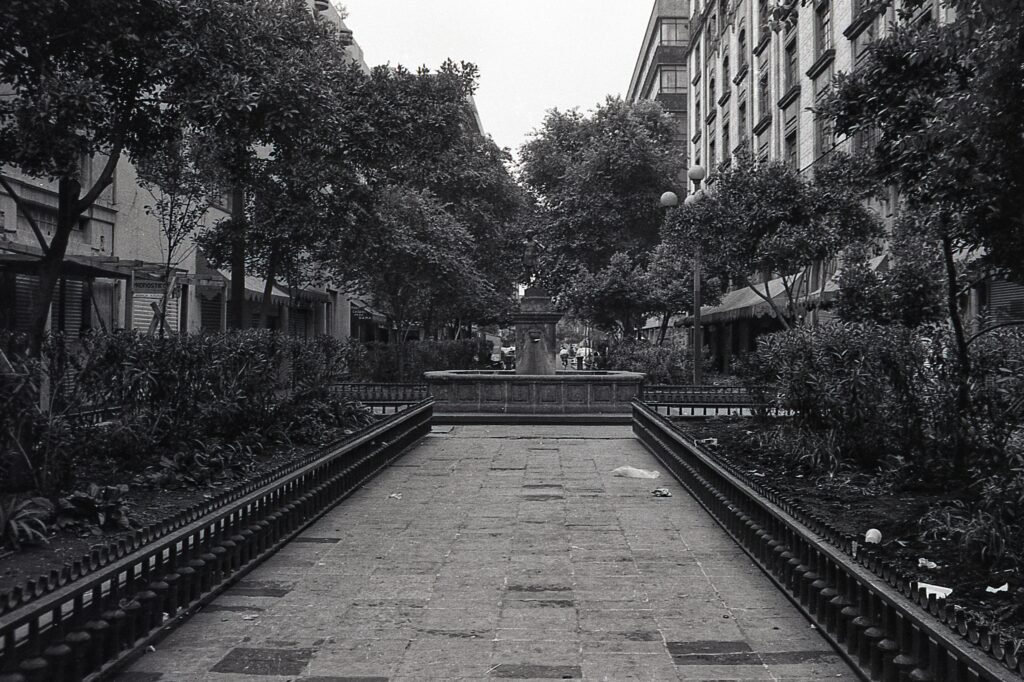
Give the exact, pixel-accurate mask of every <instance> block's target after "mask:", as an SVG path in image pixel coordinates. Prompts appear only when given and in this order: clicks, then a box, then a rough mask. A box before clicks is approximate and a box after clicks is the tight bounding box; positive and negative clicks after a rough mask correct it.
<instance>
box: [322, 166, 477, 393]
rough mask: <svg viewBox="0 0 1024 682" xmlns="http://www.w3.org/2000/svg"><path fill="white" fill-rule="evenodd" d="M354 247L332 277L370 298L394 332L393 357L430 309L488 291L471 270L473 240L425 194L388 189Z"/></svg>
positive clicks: (410, 189)
mask: <svg viewBox="0 0 1024 682" xmlns="http://www.w3.org/2000/svg"><path fill="white" fill-rule="evenodd" d="M367 227H368V228H369V229H367V230H365V231H364V232H362V233H361V234H360V236H359V238H358V239H357V241H356V244H355V248H354V252H353V254H352V258H351V260H350V262H348V263H347V264H346V265H345V266H344V267H343V268H342V269H341V270H339V271H338V272H336V273H335V277H336V278H337V279H338V280H339V281H340V282H343V283H344V284H346V285H348V286H349V287H350V288H351V289H353V290H354V291H356V292H357V293H364V294H369V295H371V296H373V299H374V303H375V304H376V305H378V306H380V307H381V309H382V310H383V311H384V312H385V314H386V315H387V317H388V321H389V322H390V323H391V324H392V325H393V326H394V328H395V329H396V330H397V331H398V336H399V343H397V344H396V348H395V354H396V361H397V363H398V368H399V374H401V372H402V364H403V363H402V352H403V350H402V346H403V345H404V341H405V340H406V339H407V338H408V336H409V333H410V332H411V331H412V329H413V327H414V326H415V324H416V323H417V322H420V321H422V320H423V319H424V318H425V317H426V316H427V315H428V314H429V311H430V309H431V307H432V306H437V305H438V303H439V302H441V301H444V300H446V299H458V298H459V297H461V296H465V295H467V293H466V292H478V295H479V292H481V291H486V290H487V289H488V288H489V287H490V285H489V283H488V282H487V281H486V279H485V278H484V277H483V276H482V275H481V274H480V273H479V271H478V270H476V268H475V267H474V266H473V262H472V259H471V257H470V253H471V251H472V237H471V235H470V233H469V231H468V230H467V229H466V227H465V226H464V225H462V224H460V223H458V222H456V221H455V220H454V219H453V218H452V216H451V214H449V213H448V212H447V211H445V210H444V208H443V207H442V206H441V204H440V203H439V202H438V201H437V199H436V198H435V197H434V196H433V195H432V194H430V193H429V192H427V191H424V190H417V189H415V188H413V187H408V186H389V187H387V188H385V190H384V191H382V192H381V194H380V195H379V197H378V200H377V202H376V208H375V210H374V214H373V216H372V219H371V221H370V224H369V225H368V226H367Z"/></svg>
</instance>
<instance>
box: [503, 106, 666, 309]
mask: <svg viewBox="0 0 1024 682" xmlns="http://www.w3.org/2000/svg"><path fill="white" fill-rule="evenodd" d="M673 130H674V127H673V123H672V120H671V118H670V117H669V115H668V114H666V113H665V111H664V110H663V109H662V108H661V106H660V105H659V104H658V103H657V102H639V103H636V104H630V103H626V102H624V101H622V100H621V99H618V98H608V99H607V100H606V101H605V102H604V104H602V105H600V106H598V107H597V108H596V109H595V110H594V111H593V112H592V113H591V114H590V115H589V116H584V115H583V114H581V113H580V112H579V111H577V110H571V111H568V112H560V111H558V110H552V111H550V112H549V113H548V115H547V117H546V118H545V120H544V124H543V126H542V127H541V129H540V130H539V131H538V132H537V133H536V135H535V136H534V138H533V139H531V140H530V141H529V142H527V143H526V144H525V145H524V146H523V148H522V150H521V154H520V157H521V164H520V177H521V180H522V181H523V183H524V184H525V185H526V186H527V187H528V188H529V189H530V190H531V191H532V193H533V194H534V195H535V197H536V199H537V202H538V204H539V206H540V214H539V216H538V222H539V225H538V232H539V233H540V235H539V236H540V239H541V241H542V242H543V243H544V244H545V245H546V246H547V247H548V251H547V254H546V257H545V259H544V261H543V264H544V268H543V269H544V273H543V276H542V277H541V283H542V284H543V285H544V286H546V287H548V288H549V289H551V290H552V291H554V292H556V293H559V294H561V295H562V298H563V300H565V301H566V302H567V303H569V305H570V306H573V305H577V304H579V305H581V306H585V307H586V308H587V309H588V310H590V311H591V313H592V314H599V312H600V309H601V308H604V309H606V310H611V309H616V310H618V311H619V312H618V314H619V315H620V317H619V318H618V320H617V323H616V326H618V327H620V328H627V327H629V326H630V325H631V324H632V320H635V319H636V318H638V317H639V316H640V315H641V314H642V313H643V308H644V302H643V301H642V300H641V299H639V298H638V299H636V300H635V301H634V302H633V304H632V305H630V306H628V308H629V312H628V313H627V312H625V308H623V307H622V304H623V302H624V301H623V299H622V298H621V297H622V295H623V293H625V291H626V289H628V288H630V287H628V286H626V285H623V286H622V287H620V286H617V285H614V283H612V282H609V281H608V277H607V275H610V274H611V273H612V272H615V271H620V274H627V273H625V272H621V270H622V268H623V267H625V265H626V263H627V261H628V263H629V266H630V267H631V268H634V269H635V268H640V269H641V271H642V269H643V268H644V267H645V266H646V264H647V262H648V260H649V258H650V255H651V253H652V250H653V248H654V247H655V245H657V244H658V242H659V239H660V235H659V232H660V228H661V224H662V221H663V218H664V216H663V214H662V210H661V208H660V206H659V204H658V198H659V197H660V196H661V194H662V192H664V191H665V190H667V189H671V188H672V187H674V186H676V185H677V183H678V175H679V171H680V170H681V160H682V155H681V154H679V153H678V149H677V147H676V145H675V143H674V142H673ZM613 258H616V261H615V265H614V266H613V265H612V260H613ZM608 268H611V270H608ZM606 270H608V271H607V273H606V274H601V273H602V272H603V271H606ZM629 272H633V270H630V271H629ZM581 278H584V279H587V280H588V281H589V283H590V286H589V287H585V286H584V285H583V284H582V280H581ZM595 278H596V279H595ZM600 281H606V282H608V283H609V284H612V285H613V286H612V287H611V288H609V289H607V292H608V295H609V298H608V299H607V300H606V301H605V302H604V303H601V302H600V301H598V300H597V299H596V298H595V297H594V296H593V294H594V293H595V292H597V291H605V290H606V289H605V288H604V287H603V286H597V285H598V284H599V283H600ZM634 291H635V292H636V293H641V292H639V291H638V290H636V289H635V288H634ZM581 294H585V296H582V297H581ZM588 301H589V302H588ZM573 312H575V313H577V314H580V315H582V314H583V312H582V308H581V309H579V310H575V309H574V310H573ZM627 317H628V318H629V319H626V318H627ZM607 323H608V321H607V320H605V324H607Z"/></svg>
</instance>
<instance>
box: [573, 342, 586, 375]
mask: <svg viewBox="0 0 1024 682" xmlns="http://www.w3.org/2000/svg"><path fill="white" fill-rule="evenodd" d="M585 357H587V347H586V346H584V345H582V344H580V347H579V348H577V349H576V369H577V370H579V371H580V372H582V371H583V358H585Z"/></svg>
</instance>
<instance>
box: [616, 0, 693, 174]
mask: <svg viewBox="0 0 1024 682" xmlns="http://www.w3.org/2000/svg"><path fill="white" fill-rule="evenodd" d="M688 5H689V1H688V0H655V2H654V9H653V11H652V12H651V18H650V21H648V22H647V31H646V32H645V33H644V40H643V43H642V45H641V47H640V54H639V56H637V60H636V66H634V67H633V77H632V78H631V79H630V81H629V90H627V91H626V100H627V101H629V102H639V101H642V100H656V101H657V102H659V103H660V104H661V106H662V107H663V108H664V109H665V111H667V112H668V113H669V114H671V115H672V118H673V119H674V120H675V122H676V131H677V132H676V142H677V144H678V146H679V152H680V154H682V155H683V156H684V157H685V155H686V145H687V137H688V134H687V131H688V127H687V99H688V98H687V90H688V88H689V85H690V79H689V78H688V77H687V61H686V53H687V49H688V46H689V42H690V40H689V34H690V21H689V16H690V15H689V7H688Z"/></svg>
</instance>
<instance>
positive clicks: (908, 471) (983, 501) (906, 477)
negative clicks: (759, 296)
mask: <svg viewBox="0 0 1024 682" xmlns="http://www.w3.org/2000/svg"><path fill="white" fill-rule="evenodd" d="M957 358H958V356H957V354H956V352H955V348H954V346H953V340H952V338H951V334H950V332H949V330H948V329H947V328H946V327H945V326H929V325H921V326H919V327H917V328H915V329H908V328H906V327H903V326H901V325H895V324H894V325H880V324H876V323H871V322H863V323H836V324H830V325H824V326H820V327H806V328H797V329H793V330H790V331H787V332H780V333H778V334H773V335H770V336H765V337H762V338H760V339H759V340H758V349H757V352H756V353H755V354H754V355H753V356H752V357H751V358H750V361H749V362H748V363H747V366H746V368H745V371H744V380H745V381H748V382H750V383H751V384H753V385H762V384H763V385H767V386H768V390H767V394H766V395H764V396H762V398H763V399H765V400H767V401H768V402H769V404H771V405H772V406H774V407H777V408H781V409H783V410H787V411H789V414H790V415H791V417H790V418H789V419H788V420H786V422H785V423H783V424H778V423H777V422H776V423H774V424H773V425H766V427H765V429H764V430H763V431H762V433H761V435H760V439H761V445H763V446H765V447H766V448H769V449H771V450H772V451H773V454H775V455H776V456H781V457H788V458H789V459H790V460H791V461H793V462H798V463H802V464H804V465H807V466H808V467H809V468H811V469H812V470H815V471H818V472H820V471H827V470H834V469H837V468H841V467H846V468H851V469H857V470H860V471H865V472H868V473H876V474H879V475H880V476H882V477H884V481H885V482H886V483H887V484H888V485H890V486H892V487H897V488H898V487H908V486H912V487H918V486H922V485H924V486H927V487H932V488H937V489H942V490H952V491H953V493H954V498H955V502H954V503H953V504H951V505H949V506H946V507H943V508H939V509H936V510H934V511H933V512H932V513H931V514H930V515H929V516H928V517H927V518H926V519H924V521H923V522H922V526H923V527H924V528H925V529H926V530H927V532H928V533H930V534H932V535H933V536H935V537H940V536H941V537H943V538H945V539H947V540H949V541H951V542H953V543H954V544H955V545H956V546H957V547H959V549H960V552H961V553H962V555H963V556H964V557H970V558H971V559H972V560H975V561H978V562H981V563H982V564H984V565H988V564H992V563H997V562H1004V563H1005V562H1010V563H1012V562H1014V561H1021V560H1024V513H1022V511H1021V510H1022V509H1024V433H1022V428H1021V427H1022V425H1024V331H1021V330H1019V329H1016V330H1010V329H1003V330H999V331H997V332H993V333H991V334H986V335H982V336H980V337H978V339H977V340H976V341H975V342H974V343H972V345H971V347H970V360H971V366H970V375H969V400H968V407H967V409H965V410H958V408H957V404H958V403H957V399H956V398H957V396H956V393H957V376H958V372H959V366H958V362H959V361H958V359H957ZM958 445H959V447H960V448H962V449H961V450H958V449H957V448H958ZM958 459H963V460H965V461H966V471H964V472H963V475H961V474H959V473H958V471H957V467H956V462H957V461H958Z"/></svg>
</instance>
